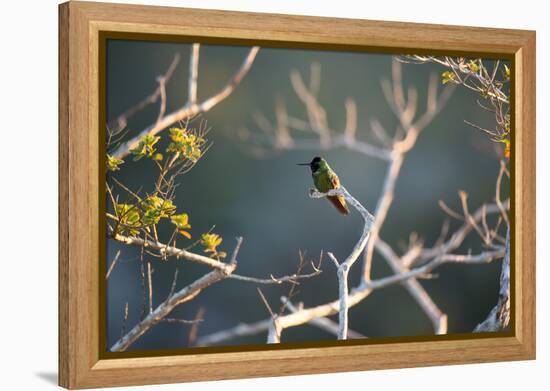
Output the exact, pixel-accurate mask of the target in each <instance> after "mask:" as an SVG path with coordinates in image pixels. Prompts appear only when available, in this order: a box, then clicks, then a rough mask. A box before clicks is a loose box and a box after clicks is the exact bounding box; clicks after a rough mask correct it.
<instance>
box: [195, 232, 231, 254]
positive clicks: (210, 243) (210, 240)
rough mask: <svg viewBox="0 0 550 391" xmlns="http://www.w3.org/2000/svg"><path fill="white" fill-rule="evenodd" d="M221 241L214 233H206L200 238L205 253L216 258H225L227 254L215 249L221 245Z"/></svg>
mask: <svg viewBox="0 0 550 391" xmlns="http://www.w3.org/2000/svg"><path fill="white" fill-rule="evenodd" d="M222 241H223V239H222V238H221V236H220V235H218V234H215V233H206V234H202V236H201V244H202V246H203V247H204V252H205V253H211V254H212V256H214V257H216V258H225V257H226V256H227V254H226V253H225V252H224V251H218V249H217V247H218V246H219V245H220V244H221V243H222Z"/></svg>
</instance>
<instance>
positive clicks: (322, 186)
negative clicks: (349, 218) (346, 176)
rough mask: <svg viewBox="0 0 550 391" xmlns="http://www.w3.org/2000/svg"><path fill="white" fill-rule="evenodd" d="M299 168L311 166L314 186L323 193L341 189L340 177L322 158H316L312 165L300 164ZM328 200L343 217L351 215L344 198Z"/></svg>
mask: <svg viewBox="0 0 550 391" xmlns="http://www.w3.org/2000/svg"><path fill="white" fill-rule="evenodd" d="M298 166H309V168H310V169H311V176H312V177H313V184H314V185H315V187H316V188H317V190H318V191H320V192H321V193H327V192H328V191H329V190H332V189H338V188H339V187H340V179H338V175H336V173H335V172H334V171H333V170H332V168H330V166H329V165H328V163H327V161H326V160H325V159H323V158H322V157H319V156H315V157H314V158H313V160H312V161H311V162H310V163H298ZM327 198H328V200H329V201H330V203H331V204H332V205H334V206H335V207H336V209H338V212H340V213H341V214H343V215H347V214H349V209H348V206H347V205H346V200H345V199H344V197H342V196H328V197H327Z"/></svg>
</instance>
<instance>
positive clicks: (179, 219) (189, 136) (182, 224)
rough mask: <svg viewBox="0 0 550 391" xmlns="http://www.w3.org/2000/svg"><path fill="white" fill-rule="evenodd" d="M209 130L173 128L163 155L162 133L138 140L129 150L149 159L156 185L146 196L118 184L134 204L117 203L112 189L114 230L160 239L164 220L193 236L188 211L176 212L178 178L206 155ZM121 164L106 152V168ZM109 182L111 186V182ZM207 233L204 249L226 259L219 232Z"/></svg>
mask: <svg viewBox="0 0 550 391" xmlns="http://www.w3.org/2000/svg"><path fill="white" fill-rule="evenodd" d="M206 133H207V131H206V130H205V129H204V128H203V127H201V128H200V129H198V130H196V129H192V128H189V127H187V126H181V127H174V128H171V129H170V132H169V135H168V137H167V139H168V140H169V144H168V146H167V147H166V148H165V150H164V155H163V153H161V152H160V151H159V150H158V147H157V146H158V145H159V144H158V143H159V142H160V141H161V140H162V139H161V137H160V136H152V135H146V136H143V137H142V138H141V139H140V140H139V144H138V145H137V146H136V147H135V148H133V149H132V150H131V151H130V152H131V154H132V155H133V161H138V160H140V159H143V158H146V159H149V161H151V162H153V163H154V164H155V166H156V167H157V168H158V170H159V175H158V179H157V181H156V183H155V184H154V188H153V191H152V192H151V193H149V194H148V195H147V196H146V197H140V196H139V195H138V194H137V193H134V192H132V191H131V190H130V189H128V188H127V187H126V186H125V185H123V184H119V185H120V186H121V187H122V189H123V190H124V191H125V192H126V193H129V194H130V195H131V196H132V197H133V198H134V199H135V200H136V202H135V203H134V204H132V203H118V202H117V201H116V200H115V198H114V196H113V192H114V190H113V189H112V188H109V190H110V194H111V201H112V204H113V208H114V209H115V210H116V216H114V217H113V216H112V215H111V216H110V217H111V219H113V218H115V219H116V220H117V221H116V226H115V227H114V228H113V227H112V230H111V232H113V233H114V234H120V235H130V236H138V235H139V234H140V232H141V233H142V234H143V235H145V236H148V235H151V234H154V235H155V237H154V238H155V239H157V238H156V235H157V232H158V229H157V225H158V224H160V223H161V222H162V221H163V220H165V221H167V222H170V223H171V225H172V226H173V227H174V230H175V231H174V232H175V233H176V232H177V233H179V234H180V235H181V236H183V237H184V238H186V239H191V237H192V235H191V232H190V229H191V225H190V224H189V215H188V214H187V213H179V214H177V206H176V203H175V198H174V189H175V188H176V186H178V185H179V184H180V183H176V178H177V177H178V176H180V175H182V174H184V173H186V172H188V171H189V170H190V169H191V168H192V167H193V166H194V165H195V164H196V163H197V162H198V161H199V159H201V158H202V157H203V155H204V152H205V150H206V144H207V140H206V138H205V137H204V136H205V135H206ZM165 156H166V159H165ZM122 163H124V161H123V160H121V159H117V158H115V157H113V156H111V155H109V154H107V169H108V170H109V171H113V172H114V171H118V170H119V169H120V167H119V166H120V165H121V164H122ZM117 183H118V182H117ZM107 185H108V186H109V184H107ZM117 198H118V196H117ZM205 235H206V236H203V241H201V243H203V244H204V245H205V247H206V250H205V252H206V253H208V254H211V255H212V256H213V257H216V258H218V259H219V258H224V257H225V256H226V254H225V253H224V252H223V251H218V250H217V246H218V245H219V244H220V243H221V240H222V239H221V237H219V236H218V235H216V234H208V233H207V234H205ZM157 240H158V239H157Z"/></svg>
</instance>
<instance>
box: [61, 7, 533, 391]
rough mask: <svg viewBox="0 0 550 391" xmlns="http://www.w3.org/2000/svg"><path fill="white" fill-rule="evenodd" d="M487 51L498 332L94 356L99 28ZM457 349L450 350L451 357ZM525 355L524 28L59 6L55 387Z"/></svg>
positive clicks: (529, 328) (528, 215) (529, 317)
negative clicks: (497, 137)
mask: <svg viewBox="0 0 550 391" xmlns="http://www.w3.org/2000/svg"><path fill="white" fill-rule="evenodd" d="M105 31H110V32H120V33H133V34H136V33H137V34H144V35H147V34H157V35H159V36H171V37H177V36H187V37H199V38H203V39H222V38H223V39H225V38H228V39H233V40H236V41H243V42H244V41H248V40H256V41H262V42H285V43H287V44H289V43H290V45H292V44H295V45H297V46H301V47H309V46H311V47H317V48H319V47H353V48H356V49H361V50H370V51H377V52H395V51H399V50H401V51H403V52H407V51H411V50H415V51H416V52H421V53H441V52H445V51H452V52H456V53H491V54H494V55H502V56H505V57H508V58H510V59H511V61H512V62H513V67H512V72H513V74H512V80H513V82H514V89H513V91H514V94H513V106H512V107H513V111H512V124H513V128H514V133H513V143H512V148H513V153H512V159H511V165H512V166H513V171H514V178H513V181H512V190H513V191H514V195H515V203H514V208H513V209H512V211H513V216H512V219H513V221H514V222H515V228H514V229H515V232H514V236H515V238H514V241H513V245H512V246H511V249H512V254H513V259H514V268H513V272H512V284H511V289H512V291H513V296H512V297H513V300H512V302H511V305H512V307H513V308H512V310H513V313H514V314H515V322H514V323H513V325H514V327H513V330H512V331H511V332H510V333H509V334H508V336H504V337H498V338H492V337H485V338H483V337H482V338H476V339H441V340H436V341H427V342H422V341H416V342H410V341H409V342H390V343H373V344H360V345H347V344H343V345H337V346H330V347H308V348H293V349H271V350H259V351H254V352H246V351H243V352H235V351H232V352H226V353H200V354H198V353H197V354H189V355H181V356H156V357H126V358H109V359H105V358H102V357H101V354H100V349H99V346H100V345H99V340H100V333H99V327H98V325H99V318H100V305H99V300H98V297H99V287H100V283H99V278H100V277H99V276H100V274H99V262H98V259H99V252H100V249H101V248H102V246H101V241H102V238H101V237H100V234H99V232H100V224H101V223H100V221H99V217H98V216H99V213H98V211H99V210H100V209H99V208H100V201H99V198H100V197H99V189H100V187H99V180H98V178H99V172H100V171H99V170H100V165H99V164H98V161H99V160H100V151H101V148H100V141H99V140H100V137H99V135H98V132H99V129H100V128H101V127H100V123H99V115H98V113H99V108H100V90H101V86H100V80H99V58H100V52H99V48H100V45H99V40H100V36H101V34H102V32H105ZM457 352H460V354H457ZM534 358H535V33H534V32H532V31H520V30H505V29H489V28H477V27H457V26H443V25H429V24H415V23H395V22H379V21H367V20H351V19H350V20H348V19H334V18H319V17H302V16H290V15H272V14H254V13H240V12H227V11H206V10H197V9H183V8H168V7H149V6H138V5H120V4H104V3H88V2H72V1H71V2H68V3H64V4H61V5H60V6H59V384H60V385H61V386H63V387H67V388H71V389H73V388H89V387H104V386H123V385H140V384H158V383H175V382H186V381H199V380H215V379H233V378H244V377H262V376H280V375H297V374H314V373H327V372H341V371H357V370H370V369H386V368H400V367H412V366H431V365H447V364H463V363H480V362H490V361H507V360H527V359H534Z"/></svg>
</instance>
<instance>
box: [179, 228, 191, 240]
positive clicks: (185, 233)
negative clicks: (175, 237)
mask: <svg viewBox="0 0 550 391" xmlns="http://www.w3.org/2000/svg"><path fill="white" fill-rule="evenodd" d="M180 234H182V235H183V236H185V237H186V238H187V239H191V234H190V233H189V232H187V231H183V230H180Z"/></svg>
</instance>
